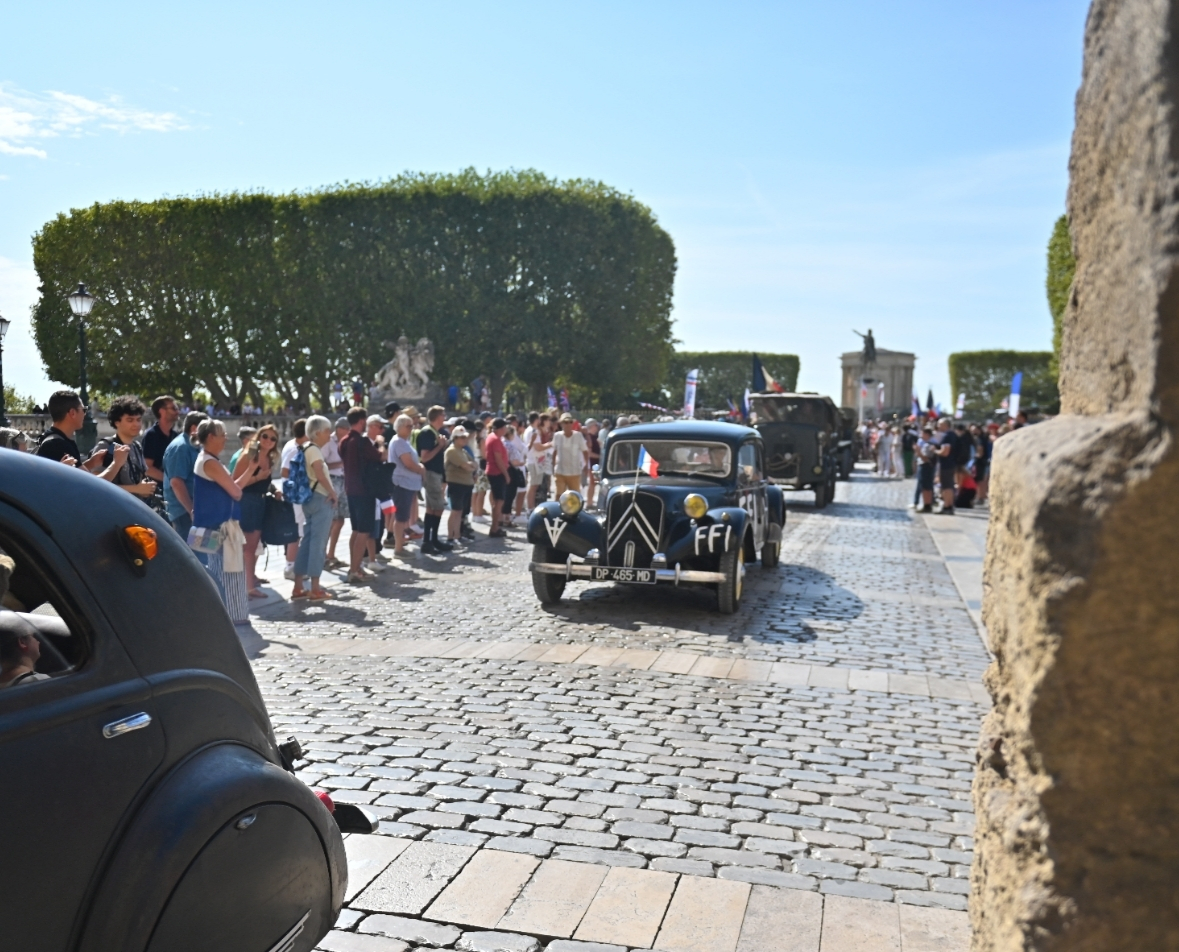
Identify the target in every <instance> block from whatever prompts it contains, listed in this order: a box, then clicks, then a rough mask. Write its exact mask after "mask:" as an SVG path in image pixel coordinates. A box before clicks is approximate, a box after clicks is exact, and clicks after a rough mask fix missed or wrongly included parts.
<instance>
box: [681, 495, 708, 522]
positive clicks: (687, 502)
mask: <svg viewBox="0 0 1179 952" xmlns="http://www.w3.org/2000/svg"><path fill="white" fill-rule="evenodd" d="M684 512H686V513H687V514H688V515H689V516H691V517H692V518H693V519H699V518H700V517H701V516H702V515H704V514H705V513H706V512H708V500H707V499H705V498H704V497H703V496H701V495H700V494H699V493H689V494H688V495H687V496H685V497H684Z"/></svg>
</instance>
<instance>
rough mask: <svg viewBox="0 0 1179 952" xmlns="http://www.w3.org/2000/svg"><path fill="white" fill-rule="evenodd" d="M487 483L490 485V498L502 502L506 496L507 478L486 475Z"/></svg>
mask: <svg viewBox="0 0 1179 952" xmlns="http://www.w3.org/2000/svg"><path fill="white" fill-rule="evenodd" d="M487 481H488V482H489V483H491V498H492V499H494V500H495V501H496V502H503V501H504V499H506V498H507V495H508V477H507V476H491V475H488V477H487Z"/></svg>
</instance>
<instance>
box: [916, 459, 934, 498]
mask: <svg viewBox="0 0 1179 952" xmlns="http://www.w3.org/2000/svg"><path fill="white" fill-rule="evenodd" d="M917 485H918V486H919V487H920V488H921V489H923V490H925V491H927V492H933V463H922V464H921V465H920V466H918V467H917Z"/></svg>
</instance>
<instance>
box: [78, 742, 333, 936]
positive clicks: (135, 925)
mask: <svg viewBox="0 0 1179 952" xmlns="http://www.w3.org/2000/svg"><path fill="white" fill-rule="evenodd" d="M271 803H278V804H285V805H288V806H290V807H293V808H295V809H296V810H298V811H299V812H300V813H302V814H303V815H304V816H305V817H306V818H307V819H308V820H309V821H310V823H311V825H312V826H313V827H314V829H315V831H316V833H317V834H318V836H319V840H320V843H321V845H322V847H323V861H324V862H326V863H327V865H328V871H329V873H330V877H331V897H330V903H331V907H330V909H328V910H325V914H326V919H327V922H328V923H330V922H332V921H334V920H335V917H336V915H337V914H338V912H339V909H340V907H341V905H342V904H343V900H344V892H345V890H346V888H347V885H348V865H347V860H346V858H345V856H344V842H343V839H342V838H341V836H340V831H339V829H338V828H337V826H336V824H335V821H334V820H333V819H332V816H331V814H330V813H329V812H328V811H327V808H326V807H325V806H324V805H323V803H321V802H320V800H319V799H318V798H317V797H316V796H315V794H314V793H312V792H311V789H310V788H309V787H308V786H307V785H306V784H304V783H302V782H301V781H299V780H297V779H296V778H295V777H294V776H292V775H291V774H289V773H287V772H286V771H285V770H283V769H282V768H281V767H278V766H276V765H275V764H272V763H270V761H268V760H267V759H266V758H265V757H263V756H262V755H261V754H259V753H257V752H256V751H254V750H250V749H249V748H247V747H243V746H241V745H239V744H232V743H222V744H216V745H212V746H209V747H206V748H204V749H202V750H200V751H197V752H196V753H194V754H193V755H192V756H190V757H188V758H187V759H186V760H185V761H183V762H182V763H181V764H179V765H178V766H177V767H176V768H174V769H173V770H172V771H171V772H170V773H169V774H168V775H167V776H166V777H165V778H164V779H163V781H162V782H161V783H160V784H159V785H158V786H157V787H156V789H155V790H154V791H153V792H152V793H151V795H150V796H149V797H148V799H147V800H146V801H145V802H144V804H143V806H142V807H141V808H140V809H139V811H138V813H137V814H136V816H135V818H134V819H133V820H132V822H131V824H130V826H129V828H128V830H127V832H126V834H125V835H124V836H123V838H122V840H121V842H120V843H119V845H118V847H117V848H116V849H115V851H114V855H113V858H112V859H111V861H110V863H109V865H108V866H107V869H106V870H105V872H104V874H103V876H102V881H101V885H100V886H99V888H98V890H97V893H96V895H95V898H94V902H93V905H92V906H91V910H90V914H89V916H88V918H87V920H86V924H85V926H84V928H83V930H82V940H81V942H80V943H79V945H78V949H79V952H106V950H110V949H120V950H124V952H129V950H141V949H144V948H146V947H147V945H148V942H149V941H150V939H151V936H152V931H153V929H154V928H155V925H156V923H157V921H158V920H159V917H160V915H161V913H162V912H163V910H164V908H165V906H166V905H167V903H168V900H169V897H170V896H171V895H172V892H173V890H174V889H175V888H176V885H177V884H178V883H179V882H180V881H181V879H182V878H183V877H184V874H185V872H186V870H187V869H188V868H189V866H190V865H191V864H192V862H193V861H194V859H195V858H196V857H197V856H198V854H199V853H200V852H201V850H202V849H203V848H204V846H205V845H206V844H207V843H208V842H210V840H212V838H213V837H214V836H215V835H216V834H217V833H218V831H220V830H221V829H222V828H224V827H225V826H226V824H228V823H229V822H230V821H232V820H233V819H234V818H235V817H237V816H238V815H239V814H243V813H245V812H247V811H249V810H250V809H251V808H252V807H257V806H259V805H261V804H271ZM237 887H238V884H235V883H234V882H232V881H227V882H226V883H225V888H226V889H227V890H233V889H235V888H237ZM327 898H328V897H325V900H326V899H327ZM216 910H217V902H216V897H215V896H211V897H210V904H209V914H210V915H215V914H216Z"/></svg>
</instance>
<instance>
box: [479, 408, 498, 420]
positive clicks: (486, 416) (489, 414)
mask: <svg viewBox="0 0 1179 952" xmlns="http://www.w3.org/2000/svg"><path fill="white" fill-rule="evenodd" d="M494 415H495V414H493V413H492V412H491V411H490V410H484V411H483V412H482V413H480V414H479V419H480V420H487V419H490V418H491V417H493V416H494Z"/></svg>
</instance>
